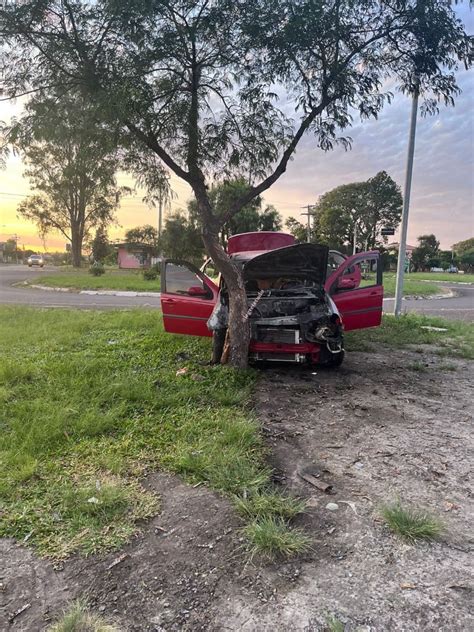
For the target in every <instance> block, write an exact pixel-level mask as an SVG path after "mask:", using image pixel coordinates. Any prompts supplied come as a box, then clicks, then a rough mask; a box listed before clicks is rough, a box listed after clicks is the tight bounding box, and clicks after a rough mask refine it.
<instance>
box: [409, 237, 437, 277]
mask: <svg viewBox="0 0 474 632" xmlns="http://www.w3.org/2000/svg"><path fill="white" fill-rule="evenodd" d="M439 253H440V250H439V241H438V240H437V239H436V237H435V236H434V235H432V234H431V235H420V237H418V247H417V248H415V249H414V250H413V253H412V256H411V263H412V265H413V267H414V269H415V272H417V271H418V270H420V271H424V270H426V269H428V270H429V269H430V268H433V267H434V268H437V267H439V263H440V261H439Z"/></svg>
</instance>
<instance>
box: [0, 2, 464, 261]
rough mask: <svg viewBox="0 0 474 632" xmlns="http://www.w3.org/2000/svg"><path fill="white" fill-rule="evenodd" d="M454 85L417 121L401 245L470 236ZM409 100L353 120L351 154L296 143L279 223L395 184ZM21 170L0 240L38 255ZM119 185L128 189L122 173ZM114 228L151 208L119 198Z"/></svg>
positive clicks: (279, 197)
mask: <svg viewBox="0 0 474 632" xmlns="http://www.w3.org/2000/svg"><path fill="white" fill-rule="evenodd" d="M460 11H461V12H462V14H463V18H464V19H465V22H466V23H467V24H468V32H470V33H472V32H473V30H474V29H473V28H472V27H473V18H472V13H470V12H469V9H468V8H467V7H466V6H464V7H463V8H461V9H460ZM458 82H459V85H460V87H461V89H462V94H461V95H460V96H459V97H458V98H457V100H456V106H455V107H450V108H445V107H444V106H441V109H440V112H439V114H438V115H436V116H430V117H427V118H421V117H420V116H419V117H418V129H417V139H416V148H415V167H414V179H413V189H412V203H411V210H410V223H409V229H408V242H409V243H412V244H414V243H415V242H416V238H417V236H418V235H420V234H423V233H434V234H435V235H436V236H437V237H438V239H439V240H440V241H441V246H442V247H443V248H445V249H448V248H450V246H451V245H452V244H453V243H455V242H457V241H460V240H463V239H467V238H468V237H472V236H474V177H473V175H474V114H473V113H474V74H473V72H472V71H469V72H466V71H460V72H459V75H458ZM19 113H21V104H20V103H18V102H17V103H16V104H15V103H10V102H0V121H8V120H9V119H10V117H11V116H12V115H18V114H19ZM409 115H410V100H409V99H408V98H407V97H405V96H403V95H400V94H397V95H396V97H395V99H394V101H393V102H392V104H390V105H388V106H386V108H385V109H384V111H383V113H382V115H381V116H380V118H379V119H378V120H377V121H369V122H367V121H365V122H363V123H360V122H359V121H355V124H354V126H353V128H352V129H351V130H350V131H349V132H348V134H349V135H350V136H351V137H352V139H353V147H352V150H351V151H348V152H345V151H344V150H343V149H342V148H336V149H335V150H333V151H331V152H328V153H325V152H322V151H321V150H319V149H318V148H317V147H316V145H315V143H314V140H313V138H311V136H307V137H305V138H304V139H303V141H302V143H301V144H300V146H299V148H298V150H297V154H296V156H295V158H294V160H293V161H292V162H291V163H290V165H289V167H288V169H287V172H286V174H285V175H284V176H283V177H282V178H281V179H280V180H279V181H278V182H277V183H276V184H275V185H274V186H273V187H272V188H271V189H270V190H269V191H267V193H266V194H265V195H264V200H265V202H266V203H270V204H273V205H274V206H275V207H276V208H277V209H278V211H279V212H280V213H281V214H282V216H283V217H284V218H287V217H289V216H294V217H296V218H298V219H300V220H304V218H301V216H300V213H301V212H302V211H303V209H302V208H301V207H302V206H303V205H306V204H313V203H314V202H315V201H316V199H317V197H318V196H319V195H321V194H322V193H324V192H325V191H328V190H330V189H332V188H333V187H335V186H338V185H340V184H344V183H348V182H354V181H360V180H366V179H367V178H369V177H372V176H374V175H375V174H376V173H377V172H378V171H381V170H385V171H387V172H388V173H389V174H390V176H392V178H394V179H395V180H396V181H397V182H398V184H400V185H401V186H403V179H404V171H405V162H406V148H407V135H408V124H409ZM23 170H24V167H23V165H22V163H21V160H20V158H19V157H18V156H16V157H11V158H10V159H9V161H8V164H7V168H6V169H5V170H3V171H0V241H3V240H5V239H8V238H9V237H10V236H11V235H13V234H17V235H18V243H19V245H20V246H23V245H24V246H25V247H26V248H33V249H37V250H38V251H40V250H43V246H42V242H41V240H40V239H39V238H38V236H37V234H36V228H35V226H34V225H33V224H31V223H28V222H25V221H24V220H21V219H18V218H17V214H16V206H17V204H18V203H19V202H20V201H21V199H23V197H24V196H26V195H27V194H28V190H29V189H28V181H27V180H26V179H24V178H23V177H22V172H23ZM119 183H120V184H128V185H131V184H132V180H131V178H129V177H128V176H127V175H126V174H121V175H120V177H119ZM172 188H173V190H174V192H175V194H176V196H177V197H176V198H175V200H174V201H173V203H172V210H177V209H178V208H180V207H181V208H182V207H184V206H185V204H186V200H187V199H189V197H190V189H189V188H188V186H187V185H186V184H185V183H184V182H182V181H179V180H178V179H177V178H173V179H172ZM118 223H119V225H118V226H115V227H112V228H111V229H110V231H109V235H110V237H111V238H113V239H115V238H120V237H122V236H123V234H124V232H125V230H126V229H127V228H130V227H132V226H138V225H142V224H147V223H148V224H155V225H156V211H155V210H153V209H149V208H147V207H146V205H145V204H143V203H142V201H141V195H140V193H139V192H137V193H134V194H133V195H132V196H130V197H126V198H124V199H123V201H122V205H121V208H120V210H119V213H118ZM46 246H47V249H48V250H50V251H54V250H57V249H58V250H64V248H65V240H64V238H63V237H61V236H58V235H51V236H50V237H49V238H48V240H47V242H46Z"/></svg>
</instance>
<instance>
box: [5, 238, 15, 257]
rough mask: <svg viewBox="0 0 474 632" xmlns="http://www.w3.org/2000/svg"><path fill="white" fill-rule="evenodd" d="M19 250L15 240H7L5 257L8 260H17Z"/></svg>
mask: <svg viewBox="0 0 474 632" xmlns="http://www.w3.org/2000/svg"><path fill="white" fill-rule="evenodd" d="M17 248H18V244H17V242H16V240H15V239H7V241H6V242H5V245H4V247H3V252H4V255H5V256H6V257H7V260H8V259H16V257H17V256H18V251H17Z"/></svg>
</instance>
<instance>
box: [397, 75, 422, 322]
mask: <svg viewBox="0 0 474 632" xmlns="http://www.w3.org/2000/svg"><path fill="white" fill-rule="evenodd" d="M418 95H419V82H418V80H417V81H416V83H415V89H414V92H413V100H412V104H411V119H410V133H409V137H408V153H407V169H406V174H405V188H404V194H403V210H402V224H401V229H400V243H399V245H398V262H397V284H396V288H395V306H394V310H393V313H394V314H395V316H400V314H401V313H402V297H403V277H404V274H405V258H406V246H407V232H408V212H409V210H410V193H411V181H412V176H413V156H414V153H415V132H416V115H417V113H418Z"/></svg>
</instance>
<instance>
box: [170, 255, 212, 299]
mask: <svg viewBox="0 0 474 632" xmlns="http://www.w3.org/2000/svg"><path fill="white" fill-rule="evenodd" d="M191 287H193V288H198V287H199V288H201V289H202V290H203V291H205V292H209V289H208V288H207V286H206V285H204V283H203V282H202V280H201V279H200V278H199V277H198V275H197V274H195V273H194V272H192V270H190V269H189V268H187V267H186V266H184V265H179V264H176V263H171V262H169V263H167V264H166V292H167V293H168V294H189V288H191ZM203 298H204V297H203Z"/></svg>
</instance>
